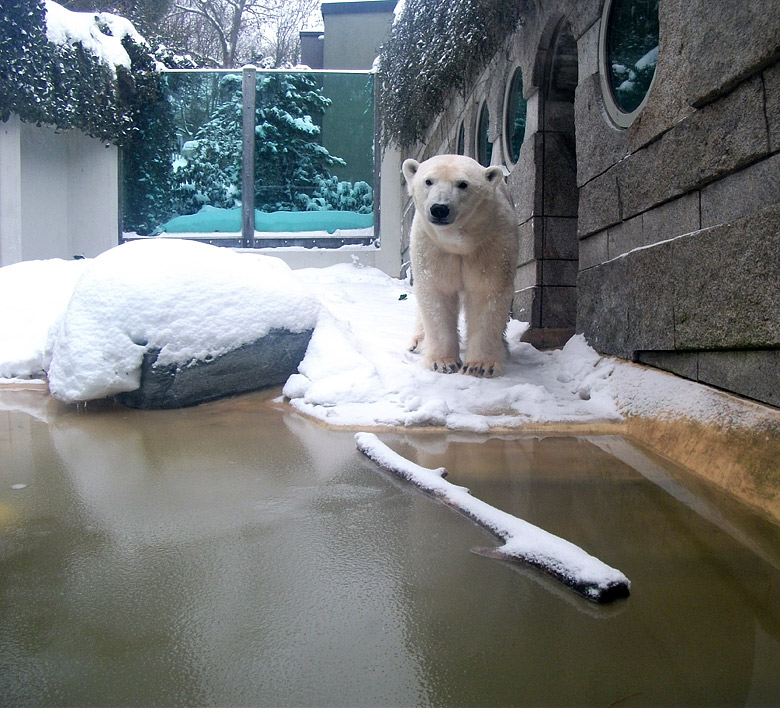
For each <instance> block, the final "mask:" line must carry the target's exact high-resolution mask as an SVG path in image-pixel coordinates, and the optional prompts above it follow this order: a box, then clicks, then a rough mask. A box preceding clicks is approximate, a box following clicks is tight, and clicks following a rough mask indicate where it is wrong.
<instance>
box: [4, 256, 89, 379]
mask: <svg viewBox="0 0 780 708" xmlns="http://www.w3.org/2000/svg"><path fill="white" fill-rule="evenodd" d="M88 263H89V262H88V261H85V260H81V261H63V260H59V259H54V260H48V261H24V262H22V263H16V264H14V265H10V266H6V267H5V268H2V269H0V302H2V303H3V307H1V308H0V378H5V379H13V378H21V379H29V378H40V377H42V376H44V373H45V371H46V359H47V357H46V340H47V337H48V334H49V328H50V327H51V325H52V322H54V321H56V320H57V319H59V318H60V317H61V316H62V314H63V313H64V312H65V308H66V307H67V306H68V301H69V300H70V295H71V293H72V292H73V288H74V286H75V285H76V281H77V280H78V279H79V278H80V277H81V274H82V273H83V272H84V270H85V269H86V267H87V265H88Z"/></svg>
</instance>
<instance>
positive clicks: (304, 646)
mask: <svg viewBox="0 0 780 708" xmlns="http://www.w3.org/2000/svg"><path fill="white" fill-rule="evenodd" d="M2 406H5V407H6V408H8V407H13V408H16V409H17V410H16V411H14V412H7V411H6V412H0V704H2V705H9V706H22V705H30V706H70V705H82V706H92V705H94V706H115V705H138V706H154V705H170V706H173V705H219V706H229V705H243V706H262V705H316V706H326V705H329V706H330V705H332V706H341V705H348V706H373V705H404V706H407V705H426V706H455V705H463V706H465V705H494V706H498V705H580V706H584V705H600V706H610V705H611V706H628V705H708V706H712V705H778V704H780V529H779V528H778V527H777V526H776V525H773V524H770V523H767V522H765V521H764V520H762V519H760V518H758V517H757V516H754V515H752V514H749V513H746V512H745V511H744V510H743V509H740V508H737V507H736V506H735V505H734V504H732V503H731V502H730V501H729V500H727V499H725V498H724V497H722V496H721V495H719V494H718V493H717V492H714V491H713V490H712V489H710V488H709V487H707V486H706V485H703V484H701V483H697V482H696V481H694V480H692V479H690V478H688V477H687V476H686V475H683V474H681V473H679V472H675V471H674V470H670V469H668V468H663V467H660V466H659V465H658V464H657V462H658V461H657V460H656V459H655V458H651V457H648V456H647V455H646V454H644V453H642V452H641V451H640V450H638V449H637V448H635V447H633V446H632V445H630V444H628V443H627V442H625V441H623V440H621V439H619V438H614V437H600V438H585V437H580V438H578V437H554V436H547V437H542V438H529V437H521V438H517V437H515V438H510V437H506V438H503V437H502V438H484V437H469V436H454V435H450V436H446V435H443V434H418V435H415V436H412V435H409V436H400V435H382V436H380V437H381V438H382V439H383V440H385V441H386V442H388V443H389V444H390V445H391V446H392V447H394V448H395V449H396V450H398V451H399V452H402V453H403V454H405V455H407V456H409V457H410V458H412V459H415V460H416V461H417V462H419V463H420V464H424V465H426V466H431V467H434V466H439V465H444V466H446V467H448V469H449V470H450V473H451V475H450V477H449V479H450V481H453V482H455V483H459V484H465V485H466V486H469V487H470V488H471V489H472V492H473V493H474V494H475V495H476V496H479V497H481V498H483V499H485V500H486V501H489V502H491V503H493V504H495V505H496V506H498V507H500V508H501V509H504V510H506V511H509V512H511V513H514V514H516V515H518V516H521V517H523V518H526V519H528V520H529V521H531V522H533V523H537V524H539V525H540V526H542V527H544V528H545V529H547V530H549V531H551V532H553V533H556V534H559V535H562V536H564V537H565V538H568V539H569V540H571V541H573V542H575V543H577V544H579V545H581V546H583V547H584V548H585V549H586V550H588V551H590V552H591V553H594V554H595V555H598V556H599V557H600V558H602V560H604V561H606V562H607V563H609V564H610V565H613V566H615V567H617V568H619V569H620V570H622V571H623V572H625V573H626V574H627V575H628V577H629V578H630V579H631V581H632V583H633V587H632V595H631V597H630V598H628V599H627V600H625V601H621V602H618V603H617V604H614V605H611V606H608V607H601V606H595V605H592V604H590V603H588V602H587V601H585V600H583V599H581V598H579V597H578V596H576V595H574V594H573V593H572V592H571V591H569V590H567V589H565V588H563V587H562V586H560V585H559V584H557V583H555V582H554V581H551V580H548V579H546V578H545V577H544V576H542V575H540V574H539V573H537V572H535V571H530V570H523V569H518V568H516V567H513V566H510V565H507V564H504V563H501V562H497V561H493V560H488V559H486V558H484V557H481V556H478V555H475V554H473V553H470V552H469V549H470V548H472V547H474V546H485V545H490V544H491V543H492V541H491V537H489V536H487V535H486V534H485V533H484V532H483V531H482V530H480V529H479V528H477V527H476V526H474V525H473V524H472V523H471V522H469V521H468V520H466V519H465V518H463V517H461V516H460V515H458V514H455V513H453V512H452V511H451V510H449V509H448V508H446V507H444V506H442V505H440V504H438V503H437V502H435V501H433V500H431V499H430V498H429V497H426V496H424V495H423V494H421V493H419V492H418V491H416V490H415V489H413V488H411V487H409V486H405V485H404V484H403V483H401V482H399V481H397V480H395V479H393V478H391V477H389V476H387V475H386V474H384V473H382V472H380V471H378V470H377V469H376V468H375V467H374V466H373V465H372V464H371V463H370V462H369V461H368V460H366V459H365V458H363V457H362V456H361V455H360V454H359V453H357V452H356V450H355V446H354V442H353V436H352V433H342V432H333V431H329V430H325V429H322V428H321V427H319V426H317V425H316V424H314V423H312V422H310V421H307V420H303V419H301V418H299V417H297V416H296V415H294V414H291V413H290V412H289V411H287V409H285V407H284V406H279V405H276V404H273V403H272V402H271V401H270V396H269V395H252V396H246V397H242V398H239V399H236V400H232V401H223V402H220V403H216V404H210V405H206V406H201V407H198V408H192V409H186V410H180V411H161V412H143V411H133V410H128V409H123V408H115V407H110V406H91V407H89V408H88V409H87V410H86V411H76V410H73V409H66V408H63V407H59V406H57V405H55V404H54V403H52V402H49V403H46V399H45V398H44V397H43V396H42V395H41V394H37V393H30V392H25V393H13V392H2V391H0V407H2ZM20 408H23V409H26V410H28V411H29V413H27V412H21V411H20V410H18V409H20ZM21 485H24V486H21Z"/></svg>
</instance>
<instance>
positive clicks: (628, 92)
mask: <svg viewBox="0 0 780 708" xmlns="http://www.w3.org/2000/svg"><path fill="white" fill-rule="evenodd" d="M658 2H659V0H606V2H605V3H604V13H603V15H602V18H601V36H600V41H599V53H600V72H599V73H600V75H601V88H602V93H603V95H604V104H605V106H606V108H607V113H608V114H609V117H610V118H611V119H612V120H613V121H614V123H615V124H616V125H617V126H619V127H621V128H627V127H628V126H629V125H631V123H633V122H634V119H635V118H636V116H637V115H638V113H639V111H641V110H642V107H643V106H644V104H645V102H646V101H647V95H648V93H649V92H650V87H651V86H652V83H653V79H654V77H655V67H656V64H657V63H658Z"/></svg>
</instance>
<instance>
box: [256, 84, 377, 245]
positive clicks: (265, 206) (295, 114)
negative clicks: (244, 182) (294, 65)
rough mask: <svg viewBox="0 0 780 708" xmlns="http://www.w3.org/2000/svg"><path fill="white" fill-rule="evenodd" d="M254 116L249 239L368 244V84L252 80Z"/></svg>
mask: <svg viewBox="0 0 780 708" xmlns="http://www.w3.org/2000/svg"><path fill="white" fill-rule="evenodd" d="M255 112H256V121H257V122H256V127H255V139H256V143H255V207H256V208H257V209H258V210H259V211H260V212H261V213H262V214H266V213H279V214H282V215H283V216H281V217H280V218H276V219H268V218H265V217H262V216H258V217H256V219H255V231H256V236H257V238H266V239H267V238H274V237H276V236H278V234H279V233H296V232H298V233H299V232H310V233H318V234H319V235H320V236H325V235H326V234H334V233H336V232H339V233H342V235H345V236H347V237H354V238H362V239H365V238H366V237H373V213H374V202H373V183H374V105H373V76H371V75H370V74H361V73H330V72H325V73H317V74H300V73H297V74H294V73H289V74H280V73H274V74H264V73H261V72H258V76H257V95H256V111H255ZM317 214H319V217H318V216H317ZM356 215H357V218H356ZM343 232H347V233H343Z"/></svg>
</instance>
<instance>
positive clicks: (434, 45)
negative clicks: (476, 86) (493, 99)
mask: <svg viewBox="0 0 780 708" xmlns="http://www.w3.org/2000/svg"><path fill="white" fill-rule="evenodd" d="M529 9H530V10H532V9H533V4H532V3H531V2H530V0H517V2H496V0H405V3H404V6H403V11H402V12H401V14H400V16H399V17H398V18H397V20H396V21H395V23H394V24H393V27H392V30H391V32H390V37H389V38H388V40H387V41H386V42H385V43H384V45H382V49H381V52H380V55H379V76H378V78H379V80H378V82H377V101H378V104H379V112H380V115H381V117H382V129H383V136H382V137H383V140H384V142H385V143H389V142H393V143H394V144H396V145H399V146H400V147H409V146H410V145H412V144H414V142H415V141H416V140H418V139H421V138H422V137H423V136H424V134H425V131H426V130H427V128H428V126H429V125H430V124H431V122H432V121H433V119H434V118H435V117H436V115H437V114H438V113H439V112H440V111H441V110H442V109H443V108H444V106H445V104H446V102H447V100H448V99H449V98H450V97H451V96H452V95H453V93H454V92H457V91H459V90H462V89H464V88H465V87H466V86H468V85H469V83H470V82H471V81H472V80H473V78H474V77H475V76H476V75H477V73H478V72H479V71H480V70H482V69H483V68H484V66H485V65H486V64H487V62H488V61H489V59H490V57H492V56H493V54H495V52H496V51H497V50H498V48H499V47H500V46H501V43H502V42H503V41H504V40H505V39H506V37H508V36H509V35H510V34H511V33H512V32H513V31H514V29H515V27H516V26H517V24H518V22H521V21H522V19H523V17H524V16H525V15H527V14H528V12H529Z"/></svg>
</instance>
